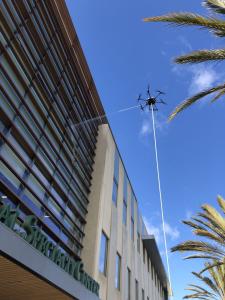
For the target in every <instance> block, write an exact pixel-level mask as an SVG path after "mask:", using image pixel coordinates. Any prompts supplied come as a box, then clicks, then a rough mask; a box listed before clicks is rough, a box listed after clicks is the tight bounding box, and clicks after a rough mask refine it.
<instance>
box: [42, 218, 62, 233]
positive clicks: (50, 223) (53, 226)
mask: <svg viewBox="0 0 225 300" xmlns="http://www.w3.org/2000/svg"><path fill="white" fill-rule="evenodd" d="M44 222H45V223H46V224H47V225H48V226H49V227H50V228H51V229H52V231H54V232H55V233H56V234H59V232H60V228H59V225H58V224H56V222H55V220H54V218H53V217H52V216H51V215H48V214H46V216H45V218H44Z"/></svg>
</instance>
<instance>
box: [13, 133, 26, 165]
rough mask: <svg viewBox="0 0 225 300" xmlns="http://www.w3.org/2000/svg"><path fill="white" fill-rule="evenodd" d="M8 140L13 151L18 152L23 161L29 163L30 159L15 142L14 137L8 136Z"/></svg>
mask: <svg viewBox="0 0 225 300" xmlns="http://www.w3.org/2000/svg"><path fill="white" fill-rule="evenodd" d="M8 140H9V141H10V142H11V144H12V146H13V148H14V149H15V151H16V152H18V153H19V154H20V155H21V156H22V157H23V159H24V160H25V161H26V162H27V163H28V162H29V161H30V157H29V156H28V155H27V153H26V152H25V151H24V148H23V147H21V145H20V144H19V143H18V142H17V140H16V139H15V137H14V136H13V135H12V134H10V135H9V137H8Z"/></svg>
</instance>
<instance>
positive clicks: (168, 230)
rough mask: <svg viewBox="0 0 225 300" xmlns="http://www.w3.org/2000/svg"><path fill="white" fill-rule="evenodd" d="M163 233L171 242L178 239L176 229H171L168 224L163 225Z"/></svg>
mask: <svg viewBox="0 0 225 300" xmlns="http://www.w3.org/2000/svg"><path fill="white" fill-rule="evenodd" d="M165 232H166V234H167V236H168V237H170V238H171V240H173V241H174V240H176V239H178V238H179V236H180V232H179V231H178V229H177V228H176V227H171V226H170V225H169V224H168V223H165Z"/></svg>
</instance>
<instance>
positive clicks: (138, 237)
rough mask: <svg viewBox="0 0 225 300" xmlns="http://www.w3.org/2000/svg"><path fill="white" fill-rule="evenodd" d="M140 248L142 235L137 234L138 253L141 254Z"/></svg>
mask: <svg viewBox="0 0 225 300" xmlns="http://www.w3.org/2000/svg"><path fill="white" fill-rule="evenodd" d="M140 248H141V238H140V233H139V232H138V233H137V250H138V253H140Z"/></svg>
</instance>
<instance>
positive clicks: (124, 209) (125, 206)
mask: <svg viewBox="0 0 225 300" xmlns="http://www.w3.org/2000/svg"><path fill="white" fill-rule="evenodd" d="M123 224H124V225H126V224H127V204H126V202H125V201H123Z"/></svg>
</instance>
